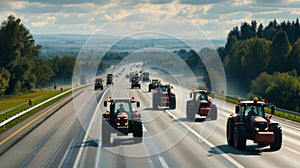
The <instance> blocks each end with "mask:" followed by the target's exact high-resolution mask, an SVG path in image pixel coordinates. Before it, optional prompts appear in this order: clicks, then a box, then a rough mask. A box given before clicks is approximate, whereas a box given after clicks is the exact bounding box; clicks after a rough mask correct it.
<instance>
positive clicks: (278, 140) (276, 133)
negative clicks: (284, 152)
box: [270, 125, 282, 151]
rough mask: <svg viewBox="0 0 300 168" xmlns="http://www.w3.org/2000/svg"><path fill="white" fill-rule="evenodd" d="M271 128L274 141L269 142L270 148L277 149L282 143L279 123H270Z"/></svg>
mask: <svg viewBox="0 0 300 168" xmlns="http://www.w3.org/2000/svg"><path fill="white" fill-rule="evenodd" d="M271 130H272V131H273V133H274V136H275V137H274V143H272V144H270V148H271V150H273V151H277V150H279V149H280V148H281V144H282V130H281V127H280V126H279V125H272V126H271Z"/></svg>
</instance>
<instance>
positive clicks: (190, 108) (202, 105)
mask: <svg viewBox="0 0 300 168" xmlns="http://www.w3.org/2000/svg"><path fill="white" fill-rule="evenodd" d="M190 98H191V99H190V100H188V101H187V102H186V118H187V119H188V120H190V121H195V117H196V114H198V115H199V116H205V117H206V119H207V120H208V119H209V120H216V119H217V116H218V115H217V106H216V105H215V104H213V100H212V99H209V98H208V90H206V89H203V90H194V89H192V92H191V93H190Z"/></svg>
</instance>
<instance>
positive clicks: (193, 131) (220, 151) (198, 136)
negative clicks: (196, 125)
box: [165, 110, 244, 168]
mask: <svg viewBox="0 0 300 168" xmlns="http://www.w3.org/2000/svg"><path fill="white" fill-rule="evenodd" d="M165 111H166V112H167V113H168V114H169V115H170V116H171V117H172V118H174V119H175V120H178V121H179V123H180V124H181V125H182V126H184V127H185V128H186V129H187V130H188V131H190V132H191V133H192V134H194V136H196V137H197V138H199V139H200V140H201V141H202V142H204V143H206V144H207V145H208V146H209V147H211V148H214V150H215V151H216V152H218V153H219V154H220V155H222V156H223V157H224V158H226V159H227V160H228V161H230V162H231V163H232V164H233V165H235V166H236V167H241V168H242V167H244V166H243V165H241V164H240V163H239V162H237V161H236V160H234V159H233V158H232V157H230V156H229V155H228V154H226V153H224V152H223V151H222V150H221V149H220V148H218V147H216V146H215V145H214V144H212V143H211V142H209V141H208V140H207V139H205V138H203V137H202V136H201V135H200V134H198V133H197V132H196V131H195V130H193V129H192V128H190V127H189V126H188V125H186V124H185V123H184V122H182V121H180V119H178V118H177V117H176V116H174V115H173V114H172V113H171V112H170V111H169V110H165Z"/></svg>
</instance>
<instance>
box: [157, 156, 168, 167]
mask: <svg viewBox="0 0 300 168" xmlns="http://www.w3.org/2000/svg"><path fill="white" fill-rule="evenodd" d="M158 160H159V161H160V164H161V165H162V167H163V168H169V166H168V164H167V162H166V160H165V159H164V158H163V157H162V156H159V157H158Z"/></svg>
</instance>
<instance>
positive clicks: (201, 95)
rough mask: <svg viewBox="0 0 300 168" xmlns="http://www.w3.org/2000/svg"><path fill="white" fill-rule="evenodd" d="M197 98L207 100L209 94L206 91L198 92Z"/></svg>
mask: <svg viewBox="0 0 300 168" xmlns="http://www.w3.org/2000/svg"><path fill="white" fill-rule="evenodd" d="M195 98H196V100H199V101H200V100H207V94H206V93H204V92H198V93H196V95H195Z"/></svg>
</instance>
